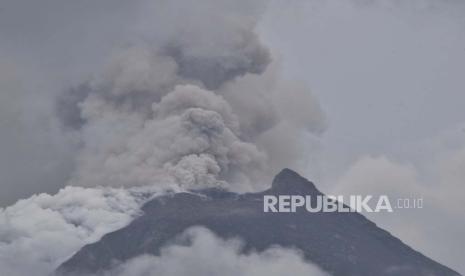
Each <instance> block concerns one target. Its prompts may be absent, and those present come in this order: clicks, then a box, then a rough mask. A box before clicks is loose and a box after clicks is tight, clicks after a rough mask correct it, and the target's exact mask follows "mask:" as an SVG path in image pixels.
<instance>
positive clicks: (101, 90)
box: [57, 1, 325, 191]
mask: <svg viewBox="0 0 465 276" xmlns="http://www.w3.org/2000/svg"><path fill="white" fill-rule="evenodd" d="M252 6H253V7H252ZM207 7H208V8H207ZM251 7H252V8H251ZM261 9H262V3H259V2H257V3H255V4H253V5H252V4H244V6H241V5H239V7H233V6H231V5H230V4H229V3H227V1H205V2H202V3H201V4H199V3H194V2H190V1H188V2H186V3H183V4H182V5H181V4H179V3H177V4H174V3H173V2H169V3H167V2H163V1H161V2H159V3H158V5H157V9H156V10H153V11H154V14H153V16H154V17H155V22H154V23H153V30H151V36H149V37H146V38H145V39H144V41H143V42H136V43H132V45H130V46H128V47H125V48H122V49H119V50H118V51H115V53H114V54H113V55H112V56H111V58H110V60H109V61H108V63H107V65H106V66H105V68H104V69H103V70H102V72H101V73H100V74H97V75H95V76H94V77H93V78H91V79H90V80H87V81H85V82H83V84H82V85H79V86H77V87H76V88H74V89H69V90H68V91H67V93H64V94H63V95H61V96H60V97H59V99H58V101H57V111H58V112H57V114H59V115H60V118H61V121H62V123H63V125H64V126H65V129H68V131H71V132H75V133H76V135H77V136H78V137H79V139H80V143H81V147H80V149H79V151H78V153H77V166H76V170H75V172H74V174H73V176H72V178H71V180H70V182H69V184H71V185H77V186H108V185H110V186H116V187H120V186H134V185H162V186H165V187H177V188H181V189H196V188H204V187H213V186H222V187H225V188H227V189H231V190H234V191H250V190H256V189H260V188H264V187H263V186H261V185H262V184H261V183H264V178H266V176H267V175H268V176H269V175H273V170H276V169H279V168H280V167H281V166H282V165H283V163H285V164H287V165H288V164H289V160H292V159H294V161H295V159H296V156H297V155H298V154H299V151H300V150H299V148H298V146H296V144H295V143H288V142H287V141H288V139H289V138H287V137H298V136H299V134H301V133H302V132H305V131H309V132H314V133H317V132H320V131H321V130H322V129H324V125H325V124H324V116H323V115H322V112H321V109H320V107H319V104H318V102H317V101H316V100H315V99H314V98H313V96H312V94H311V93H310V92H309V91H308V90H305V89H304V90H302V89H301V88H299V87H296V86H295V85H293V86H291V85H288V84H286V83H285V82H284V81H282V80H280V79H279V77H278V74H277V69H276V67H275V66H269V65H270V62H271V52H270V50H268V49H267V48H266V47H265V46H264V45H263V44H262V43H261V41H260V39H259V37H258V35H257V33H256V32H255V31H254V30H255V26H256V23H257V20H258V17H259V15H260V11H261ZM169 15H172V16H176V20H174V21H175V22H173V17H170V16H169ZM290 98H293V99H290ZM274 137H278V139H276V138H274ZM292 139H295V138H292ZM286 144H292V145H290V146H287V145H286ZM283 147H284V148H286V149H285V150H283V149H282V148H283ZM276 148H281V150H280V151H278V152H283V151H287V152H289V153H288V154H287V155H286V156H283V157H281V156H280V155H279V154H275V153H276ZM284 159H285V160H284Z"/></svg>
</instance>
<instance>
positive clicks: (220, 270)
mask: <svg viewBox="0 0 465 276" xmlns="http://www.w3.org/2000/svg"><path fill="white" fill-rule="evenodd" d="M212 260H215V261H214V262H212ZM105 275H118V276H129V275H131V276H142V275H171V276H185V275H191V276H202V275H225V276H233V275H244V276H262V275H267V276H274V275H276V276H278V275H309V276H323V275H327V274H326V273H324V272H323V271H322V270H321V269H320V268H318V267H317V266H316V265H314V264H311V263H308V262H305V261H304V260H303V258H302V256H301V255H300V254H299V252H297V251H295V250H291V249H285V248H280V247H276V248H269V249H267V250H265V251H263V252H250V253H243V252H242V250H241V242H240V240H223V239H221V238H219V237H217V236H216V235H214V234H213V233H212V232H210V231H209V230H208V229H205V228H200V227H194V228H190V229H188V230H186V232H185V233H184V234H183V235H182V236H181V237H180V238H179V243H177V244H173V245H170V246H168V247H165V248H164V249H162V252H161V254H160V256H149V255H142V256H139V257H136V258H134V259H132V260H129V261H127V262H125V263H123V264H120V265H118V266H117V267H116V268H114V269H113V270H111V271H110V272H106V274H105Z"/></svg>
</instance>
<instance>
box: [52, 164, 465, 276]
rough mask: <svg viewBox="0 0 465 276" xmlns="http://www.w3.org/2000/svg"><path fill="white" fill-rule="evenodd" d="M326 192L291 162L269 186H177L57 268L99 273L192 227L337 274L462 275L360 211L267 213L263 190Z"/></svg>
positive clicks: (151, 250)
mask: <svg viewBox="0 0 465 276" xmlns="http://www.w3.org/2000/svg"><path fill="white" fill-rule="evenodd" d="M281 194H287V195H289V194H299V195H310V196H317V195H323V194H322V193H321V192H320V191H319V190H318V189H317V188H316V186H315V185H314V184H313V183H312V182H310V181H308V180H307V179H305V178H303V177H302V176H300V175H299V174H297V173H296V172H294V171H292V170H290V169H283V170H282V171H281V172H280V173H278V174H277V175H276V177H275V178H274V180H273V183H272V185H271V188H270V189H268V190H265V191H262V192H259V193H248V194H235V193H232V192H227V191H224V190H219V189H208V190H204V191H196V193H187V192H186V193H177V194H172V195H166V196H162V197H159V198H155V199H153V200H151V201H149V202H147V203H146V204H145V205H144V206H143V208H142V211H143V212H144V214H143V215H142V216H140V217H138V218H136V219H135V220H134V221H133V222H132V223H130V224H129V225H128V226H126V227H124V228H122V229H120V230H117V231H115V232H112V233H108V234H107V235H105V236H104V237H103V238H102V239H101V240H100V241H98V242H96V243H93V244H89V245H86V246H84V247H83V248H82V249H81V250H79V251H78V252H77V253H76V254H75V255H74V256H72V257H71V258H70V259H69V260H67V261H66V262H64V263H63V264H62V265H61V266H60V267H59V268H58V269H57V274H59V275H67V274H69V273H99V272H102V271H105V270H107V269H109V268H111V267H112V266H113V265H114V264H115V263H120V262H124V261H126V260H129V259H131V258H133V257H136V256H138V255H140V254H152V255H158V254H160V249H161V248H162V247H164V246H166V245H168V244H169V243H170V241H172V240H173V239H174V238H175V237H176V236H177V235H179V234H181V233H182V232H183V231H184V230H186V229H187V228H189V227H192V226H203V227H206V228H208V229H209V230H211V231H212V232H213V233H215V234H216V235H218V236H219V237H222V238H225V239H229V238H240V239H241V240H243V241H244V245H245V246H244V248H243V251H244V252H249V251H252V250H255V251H259V252H260V251H264V250H266V249H267V248H269V247H270V246H274V245H278V246H281V247H290V248H297V249H299V250H300V251H302V253H303V255H304V257H305V259H306V260H308V261H311V262H313V263H315V264H317V265H319V266H320V267H321V268H322V269H324V270H325V271H327V272H329V273H331V274H333V275H337V276H338V275H341V276H342V275H344V276H350V275H409V276H411V275H425V276H426V275H459V274H458V273H457V272H455V271H453V270H452V269H450V268H447V267H445V266H443V265H441V264H439V263H437V262H435V261H433V260H431V259H429V258H428V257H426V256H424V255H422V254H421V253H419V252H417V251H415V250H414V249H412V248H410V247H409V246H408V245H406V244H404V243H403V242H402V241H401V240H399V239H398V238H396V237H394V236H392V235H391V234H390V233H389V232H387V231H385V230H383V229H381V228H379V227H377V226H376V224H375V223H373V222H371V221H369V220H368V219H366V218H365V217H364V216H363V215H361V214H358V213H337V212H334V213H321V212H319V213H311V214H310V213H308V212H305V211H303V210H298V211H297V212H295V213H264V212H263V195H281Z"/></svg>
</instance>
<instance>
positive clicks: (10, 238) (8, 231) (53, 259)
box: [0, 187, 155, 276]
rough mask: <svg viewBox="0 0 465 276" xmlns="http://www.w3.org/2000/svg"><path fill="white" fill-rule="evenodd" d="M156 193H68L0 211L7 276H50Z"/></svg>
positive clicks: (0, 264) (1, 266)
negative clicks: (67, 260)
mask: <svg viewBox="0 0 465 276" xmlns="http://www.w3.org/2000/svg"><path fill="white" fill-rule="evenodd" d="M154 192H155V191H148V190H141V189H114V188H99V189H96V188H82V187H66V188H64V189H62V190H60V191H59V192H58V193H57V194H56V195H48V194H39V195H35V196H33V197H31V198H29V199H25V200H20V201H18V202H17V203H16V204H14V205H12V206H10V207H7V208H5V209H0V270H1V271H2V274H3V275H11V276H24V275H40V276H42V275H49V274H50V273H51V272H53V270H54V269H55V268H56V267H57V266H58V265H60V264H61V263H62V262H63V261H65V260H66V259H67V258H69V257H70V256H72V255H73V254H74V253H75V252H76V251H77V250H79V249H80V248H81V247H82V246H84V245H85V244H87V243H91V242H95V241H98V240H99V239H100V238H101V237H102V236H103V235H104V234H106V233H108V232H111V231H114V230H117V229H119V228H121V227H124V226H125V225H127V224H128V223H129V222H130V221H131V219H132V218H134V217H135V216H136V215H138V213H139V208H140V205H141V204H142V203H143V202H144V201H145V200H147V199H148V198H149V195H150V194H152V195H153V194H154Z"/></svg>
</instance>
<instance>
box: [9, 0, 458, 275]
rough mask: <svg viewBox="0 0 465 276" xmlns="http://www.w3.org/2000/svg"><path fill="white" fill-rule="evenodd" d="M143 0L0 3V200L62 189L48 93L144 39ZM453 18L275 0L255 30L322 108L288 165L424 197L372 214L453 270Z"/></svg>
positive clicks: (429, 1) (452, 1)
mask: <svg viewBox="0 0 465 276" xmlns="http://www.w3.org/2000/svg"><path fill="white" fill-rule="evenodd" d="M149 2H151V1H149V0H137V1H131V2H130V4H129V2H127V1H119V0H118V1H114V0H112V1H110V0H103V1H98V2H95V1H90V0H84V1H61V0H45V1H41V2H40V3H39V2H38V1H30V0H0V177H1V179H0V181H1V183H0V206H6V205H9V204H12V203H13V202H14V201H16V200H17V199H19V198H25V197H28V196H30V195H32V194H34V193H38V192H54V191H56V190H57V189H58V188H60V187H63V186H64V185H65V183H66V181H67V179H69V175H70V173H71V171H72V170H73V166H74V163H73V156H74V153H75V148H74V147H75V146H76V145H75V140H74V137H72V135H63V134H62V133H61V132H60V131H59V126H58V122H57V121H56V118H55V114H54V99H55V96H56V94H57V93H61V91H63V89H64V87H70V86H71V85H75V84H76V83H79V82H80V81H82V79H83V78H85V77H87V76H90V75H92V74H94V73H95V72H98V71H100V67H101V65H102V63H103V61H104V60H105V59H106V58H107V57H108V55H109V53H111V52H112V51H113V49H114V48H115V47H120V46H122V45H126V44H130V43H131V42H133V41H135V40H143V39H145V38H147V37H150V36H151V35H153V34H156V31H159V30H160V29H159V28H161V27H159V26H157V28H154V29H155V31H152V27H151V26H152V23H153V22H154V21H153V19H152V18H151V17H150V12H149V11H148V9H145V8H146V7H147V3H149ZM245 7H248V6H247V5H245ZM245 10H247V9H245ZM464 15H465V3H464V2H463V1H459V0H443V1H433V0H409V1H387V0H372V1H370V0H354V1H335V0H328V1H279V0H276V1H271V3H270V5H269V6H268V9H267V10H266V12H265V13H264V14H263V16H262V18H261V21H260V23H259V26H258V27H259V28H258V29H259V35H260V36H261V39H262V40H263V41H264V44H265V45H267V47H269V48H270V49H271V51H272V52H273V54H274V56H275V58H276V57H277V58H278V59H277V61H276V63H277V64H279V66H277V67H279V69H278V70H280V71H282V73H283V74H284V76H285V78H287V79H289V80H291V81H294V80H298V81H300V82H302V83H303V84H305V85H307V86H309V87H310V88H311V90H312V92H313V94H314V95H315V96H316V98H317V99H318V101H319V102H320V103H321V105H322V108H323V111H324V113H325V114H326V117H327V121H328V124H327V126H328V127H327V130H326V131H325V132H324V133H322V134H321V135H320V136H319V137H318V139H316V140H314V139H313V138H312V139H311V140H309V141H308V143H309V144H312V146H311V147H310V150H309V152H308V159H309V160H308V161H307V162H304V165H303V166H301V168H299V169H300V170H299V171H300V172H302V173H303V174H304V175H306V176H307V177H309V178H310V179H312V180H314V181H315V182H316V183H317V186H318V187H320V188H321V189H322V190H323V191H327V192H331V191H335V192H339V191H351V190H352V191H355V190H357V189H359V191H362V192H365V193H371V192H392V193H393V194H394V195H395V196H398V195H402V192H403V191H406V190H408V191H411V192H412V193H413V194H422V195H426V196H425V198H426V199H429V200H430V201H429V202H431V208H432V209H429V210H428V212H423V213H414V214H411V213H409V214H398V213H396V216H397V217H371V218H372V219H373V220H375V221H376V222H377V223H378V224H380V225H381V226H382V227H385V228H387V229H388V230H390V231H392V232H393V233H394V234H395V235H397V236H399V237H401V238H402V239H403V240H405V241H407V243H408V244H411V245H413V246H414V247H415V248H417V249H419V250H420V251H422V252H425V253H426V254H427V255H428V256H431V257H434V258H435V259H437V260H439V261H441V262H443V263H445V264H447V265H450V266H451V267H453V268H455V269H458V270H459V271H461V272H462V273H465V265H464V264H463V262H462V261H461V260H460V258H461V256H463V247H464V244H465V240H464V238H463V237H462V233H463V232H464V231H465V226H464V224H463V222H461V221H457V217H459V218H460V216H463V212H462V211H464V209H463V207H462V206H456V205H453V204H450V202H451V201H457V202H460V197H459V195H465V188H464V183H465V176H464V175H463V173H462V174H461V173H460V172H463V171H465V161H464V160H465V154H464V152H465V151H464V149H465V108H464V107H463V105H464V103H465V91H464V90H465V78H464V72H465V16H464ZM155 22H156V21H155ZM162 35H163V34H162ZM155 37H156V36H155ZM307 138H308V137H307V136H305V137H303V138H302V139H307ZM367 176H370V177H367ZM376 177H378V178H376ZM375 180H377V181H375ZM375 182H376V183H375ZM379 183H384V184H383V185H382V187H380V185H381V184H379ZM406 187H407V188H406ZM426 199H425V200H426ZM451 199H453V200H451ZM406 225H408V227H406ZM431 225H441V226H443V228H441V227H439V228H438V227H431Z"/></svg>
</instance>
